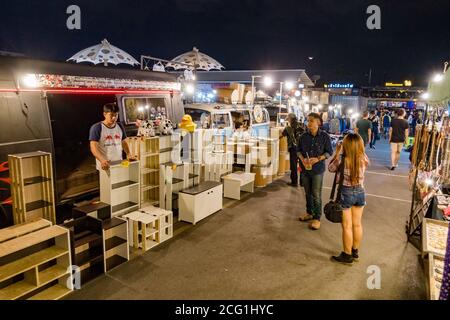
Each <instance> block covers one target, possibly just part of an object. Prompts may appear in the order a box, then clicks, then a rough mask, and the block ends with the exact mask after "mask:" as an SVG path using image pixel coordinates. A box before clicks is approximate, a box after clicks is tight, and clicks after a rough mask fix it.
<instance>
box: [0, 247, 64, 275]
mask: <svg viewBox="0 0 450 320" xmlns="http://www.w3.org/2000/svg"><path fill="white" fill-rule="evenodd" d="M68 252H69V251H68V250H66V249H62V248H59V247H57V246H53V247H49V248H46V249H44V250H41V251H39V252H36V253H34V254H32V255H29V256H26V257H23V258H21V259H18V260H14V261H13V262H10V263H8V264H5V265H3V266H0V282H1V281H4V280H7V279H9V278H12V277H14V276H16V275H18V274H20V273H23V272H25V271H28V270H30V269H33V268H34V267H36V266H38V265H40V264H43V263H46V262H48V261H51V260H53V259H56V258H58V257H61V256H63V255H66V254H67V253H68Z"/></svg>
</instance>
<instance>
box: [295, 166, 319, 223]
mask: <svg viewBox="0 0 450 320" xmlns="http://www.w3.org/2000/svg"><path fill="white" fill-rule="evenodd" d="M300 179H301V180H302V184H303V188H305V195H306V212H307V213H309V214H310V215H312V216H313V218H314V219H316V220H320V217H321V216H322V183H323V174H314V173H312V172H308V171H302V173H301V175H300Z"/></svg>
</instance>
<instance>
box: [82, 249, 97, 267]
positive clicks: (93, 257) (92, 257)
mask: <svg viewBox="0 0 450 320" xmlns="http://www.w3.org/2000/svg"><path fill="white" fill-rule="evenodd" d="M102 259H103V252H95V251H93V250H85V251H83V252H80V253H78V254H77V255H76V256H75V261H76V262H77V265H78V266H79V267H82V266H84V265H85V264H88V263H90V264H95V263H97V262H99V261H101V260H102Z"/></svg>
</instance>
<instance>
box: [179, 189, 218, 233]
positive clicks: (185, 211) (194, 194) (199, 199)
mask: <svg viewBox="0 0 450 320" xmlns="http://www.w3.org/2000/svg"><path fill="white" fill-rule="evenodd" d="M222 192H223V185H222V184H221V183H219V182H215V181H205V182H203V183H201V184H199V185H198V186H195V187H193V188H189V189H185V190H182V191H180V192H179V198H178V205H179V215H178V220H179V221H186V222H190V223H193V224H196V223H197V222H198V221H200V220H202V219H204V218H206V217H208V216H209V215H211V214H213V213H215V212H217V211H219V210H222V199H223V198H222Z"/></svg>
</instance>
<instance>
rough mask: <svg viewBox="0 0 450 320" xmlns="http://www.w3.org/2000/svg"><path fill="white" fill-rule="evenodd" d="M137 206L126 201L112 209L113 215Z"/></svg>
mask: <svg viewBox="0 0 450 320" xmlns="http://www.w3.org/2000/svg"><path fill="white" fill-rule="evenodd" d="M137 205H138V204H137V203H135V202H131V201H127V202H124V203H121V204H118V205H115V206H113V207H112V212H113V213H118V212H119V211H122V210H126V209H131V208H132V207H136V206H137Z"/></svg>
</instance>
